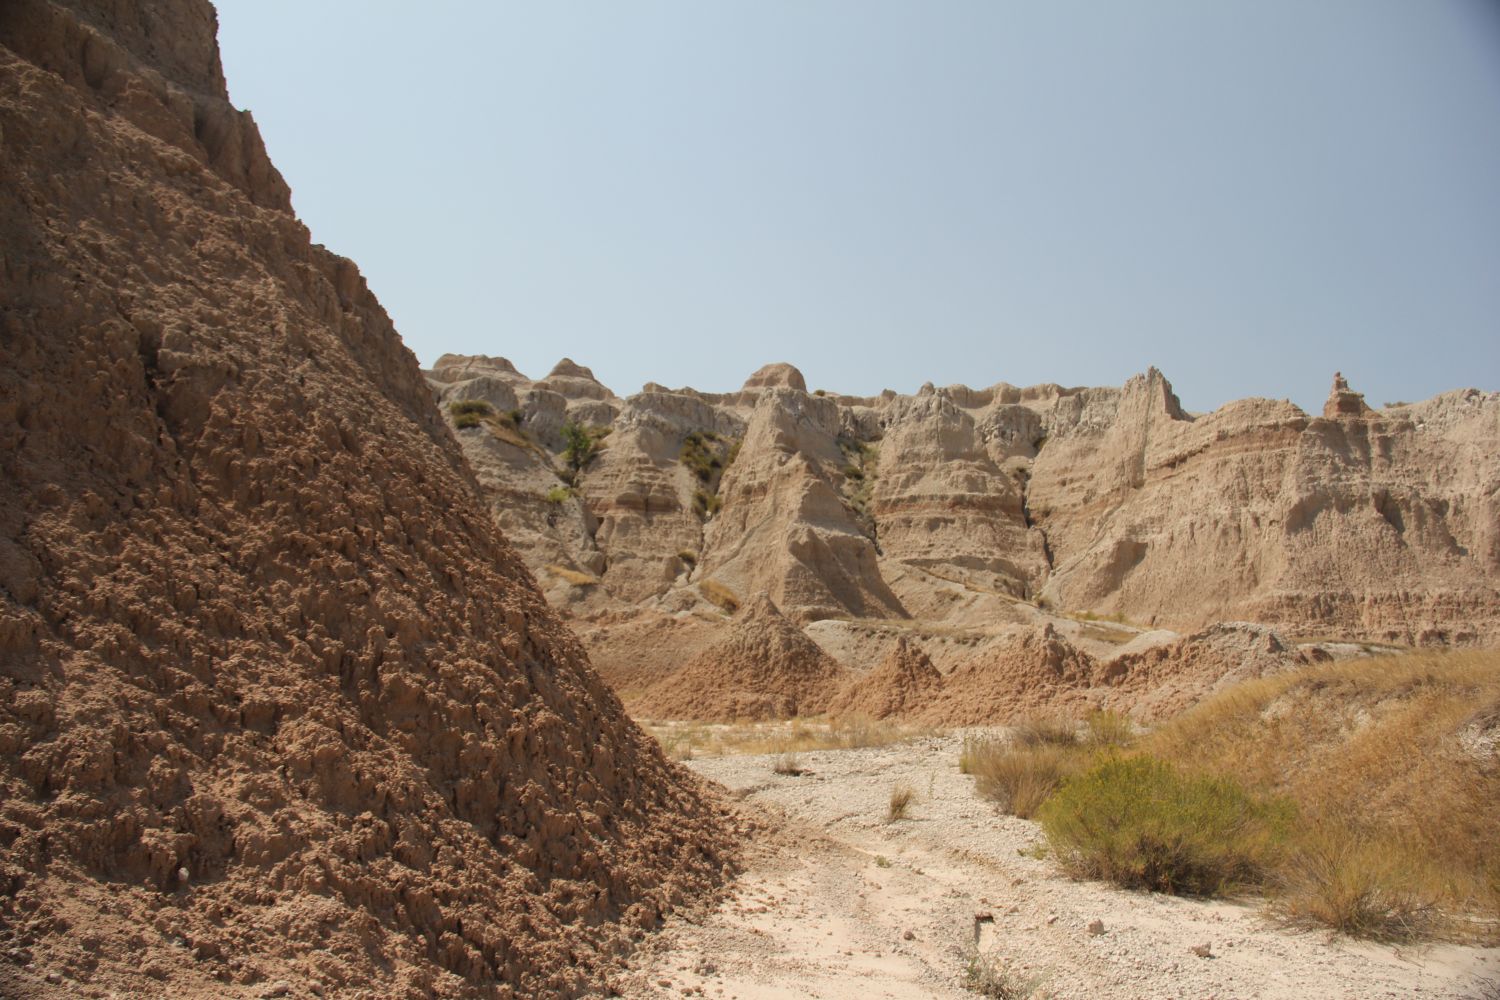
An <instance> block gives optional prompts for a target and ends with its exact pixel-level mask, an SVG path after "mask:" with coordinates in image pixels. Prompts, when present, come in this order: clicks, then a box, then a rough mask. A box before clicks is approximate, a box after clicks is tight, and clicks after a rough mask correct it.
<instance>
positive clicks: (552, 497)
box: [547, 486, 573, 503]
mask: <svg viewBox="0 0 1500 1000" xmlns="http://www.w3.org/2000/svg"><path fill="white" fill-rule="evenodd" d="M572 496H573V490H572V489H571V488H569V487H567V486H554V487H552V488H551V489H550V490H548V491H547V502H548V503H566V502H567V501H568V500H569V499H571V498H572Z"/></svg>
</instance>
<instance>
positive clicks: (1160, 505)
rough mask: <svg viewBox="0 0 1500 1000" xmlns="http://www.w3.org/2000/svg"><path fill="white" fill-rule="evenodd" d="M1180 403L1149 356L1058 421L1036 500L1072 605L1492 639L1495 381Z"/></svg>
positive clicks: (1498, 509) (1159, 615) (1035, 481)
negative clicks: (1360, 408)
mask: <svg viewBox="0 0 1500 1000" xmlns="http://www.w3.org/2000/svg"><path fill="white" fill-rule="evenodd" d="M1346 392H1347V389H1344V388H1340V387H1339V386H1337V385H1336V386H1335V389H1334V399H1333V401H1331V403H1330V409H1331V410H1333V411H1335V412H1337V413H1338V414H1339V415H1338V416H1336V417H1332V418H1329V417H1322V418H1309V417H1308V416H1307V415H1306V414H1304V413H1302V411H1300V410H1298V409H1297V408H1296V407H1294V406H1292V405H1291V404H1290V403H1284V402H1282V403H1277V402H1272V401H1269V400H1241V401H1239V402H1237V403H1231V404H1229V405H1227V406H1225V407H1223V408H1221V409H1219V410H1217V411H1215V412H1214V413H1211V414H1208V415H1206V416H1201V417H1196V418H1191V417H1189V415H1187V414H1185V413H1183V412H1182V411H1181V408H1180V407H1179V406H1178V405H1177V402H1176V399H1175V397H1174V396H1173V395H1172V392H1171V387H1170V386H1169V385H1168V384H1167V382H1166V380H1165V379H1164V378H1163V377H1162V376H1161V375H1160V374H1159V373H1157V372H1155V371H1152V372H1150V373H1148V374H1147V375H1146V376H1143V377H1139V378H1136V379H1133V380H1131V382H1130V383H1128V384H1127V385H1126V387H1125V388H1124V390H1123V391H1121V392H1119V393H1109V394H1092V395H1089V394H1082V395H1080V396H1078V397H1074V398H1075V399H1077V400H1078V402H1077V404H1076V413H1075V414H1071V415H1069V416H1070V419H1058V418H1057V417H1056V416H1055V417H1054V419H1053V420H1052V421H1051V422H1050V424H1049V427H1050V432H1049V436H1048V438H1047V440H1046V443H1045V446H1044V448H1043V450H1042V452H1041V454H1040V455H1039V456H1038V458H1037V460H1036V461H1035V462H1034V463H1033V467H1032V474H1031V477H1030V490H1029V495H1028V505H1029V508H1030V512H1031V517H1032V518H1033V519H1034V521H1035V523H1037V524H1038V525H1039V526H1041V527H1042V528H1043V530H1045V531H1046V534H1047V540H1048V544H1049V547H1050V549H1051V551H1052V553H1053V568H1052V570H1051V572H1050V573H1049V574H1048V577H1047V580H1046V581H1045V583H1044V584H1043V585H1042V589H1041V592H1042V595H1043V596H1044V597H1046V598H1049V599H1050V600H1051V601H1052V602H1053V603H1054V605H1055V606H1057V607H1059V608H1064V609H1076V608H1086V609H1091V610H1100V611H1106V612H1114V613H1119V614H1123V615H1125V616H1126V617H1128V618H1131V619H1135V620H1139V621H1150V622H1161V623H1164V624H1168V625H1171V626H1173V627H1177V628H1192V627H1197V626H1199V625H1201V624H1204V623H1206V622H1210V621H1214V620H1219V619H1244V620H1250V621H1259V622H1266V623H1272V624H1277V625H1282V626H1286V627H1290V628H1294V629H1299V630H1302V631H1331V632H1337V633H1341V634H1346V635H1352V636H1359V637H1366V638H1374V639H1390V640H1396V641H1402V642H1474V641H1491V642H1493V641H1496V639H1497V638H1500V592H1497V581H1500V394H1495V393H1490V394H1484V393H1480V392H1477V391H1474V390H1467V391H1461V392H1453V393H1447V394H1445V395H1442V396H1438V397H1435V398H1434V399H1431V400H1428V401H1427V402H1425V403H1419V404H1414V405H1409V406H1405V405H1403V406H1394V407H1389V408H1386V409H1384V410H1381V411H1378V412H1364V413H1362V414H1361V413H1346V410H1349V409H1353V407H1348V406H1345V404H1344V403H1342V402H1340V399H1341V398H1342V395H1343V394H1344V393H1346Z"/></svg>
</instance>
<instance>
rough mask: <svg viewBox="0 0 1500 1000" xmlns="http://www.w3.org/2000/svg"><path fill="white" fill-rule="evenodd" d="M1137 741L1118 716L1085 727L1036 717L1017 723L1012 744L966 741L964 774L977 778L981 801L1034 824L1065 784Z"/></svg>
mask: <svg viewBox="0 0 1500 1000" xmlns="http://www.w3.org/2000/svg"><path fill="white" fill-rule="evenodd" d="M1132 739H1133V734H1132V730H1131V725H1130V721H1129V720H1128V719H1126V718H1125V717H1123V716H1120V715H1116V714H1115V713H1113V712H1094V713H1092V714H1091V715H1089V717H1088V718H1087V719H1086V720H1085V721H1084V722H1083V723H1078V722H1074V721H1073V720H1071V719H1066V718H1063V717H1061V716H1034V717H1032V718H1029V719H1023V720H1021V721H1020V722H1018V723H1016V724H1015V725H1014V726H1013V727H1012V728H1011V731H1010V734H1009V738H1001V737H996V736H983V735H977V736H970V737H968V738H966V739H965V740H964V749H963V754H962V756H961V757H960V759H959V768H960V769H961V770H962V771H963V772H964V773H965V774H972V775H974V779H975V787H976V788H977V789H978V790H979V793H980V794H981V795H985V796H988V797H989V798H992V799H994V800H995V801H996V802H998V803H999V804H1000V807H1001V808H1002V809H1004V810H1005V811H1006V812H1008V813H1010V814H1011V815H1013V816H1020V817H1021V818H1023V819H1030V818H1031V817H1032V816H1033V815H1035V814H1036V811H1037V809H1038V808H1040V807H1041V805H1042V803H1043V802H1045V801H1046V800H1047V799H1048V797H1049V796H1051V795H1052V793H1053V792H1055V791H1056V790H1057V788H1058V786H1059V785H1061V784H1062V782H1063V779H1064V778H1066V777H1068V776H1069V775H1072V774H1077V773H1078V772H1080V771H1082V770H1084V769H1086V768H1087V767H1089V766H1090V765H1091V764H1092V763H1093V762H1094V761H1095V760H1096V758H1097V756H1098V754H1099V753H1101V752H1103V751H1108V750H1113V749H1117V748H1121V747H1124V746H1127V745H1128V744H1129V743H1130V741H1131V740H1132Z"/></svg>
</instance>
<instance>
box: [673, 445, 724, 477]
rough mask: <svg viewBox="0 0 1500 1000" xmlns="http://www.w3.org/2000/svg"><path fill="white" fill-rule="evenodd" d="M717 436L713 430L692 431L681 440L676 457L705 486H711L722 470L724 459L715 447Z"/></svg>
mask: <svg viewBox="0 0 1500 1000" xmlns="http://www.w3.org/2000/svg"><path fill="white" fill-rule="evenodd" d="M718 441H719V436H718V435H717V434H715V433H714V432H713V431H693V432H692V433H691V434H689V435H688V436H687V437H685V438H683V440H682V450H681V451H680V452H678V456H677V457H678V459H679V460H680V461H681V462H682V464H683V465H685V466H687V468H688V471H689V472H691V473H692V474H693V475H694V476H696V477H697V478H698V481H699V482H700V483H702V484H703V485H705V486H708V487H712V486H713V484H714V480H715V478H716V477H717V476H718V475H719V474H720V473H721V472H723V470H724V459H723V458H722V457H721V456H720V455H719V449H718V447H717V444H718Z"/></svg>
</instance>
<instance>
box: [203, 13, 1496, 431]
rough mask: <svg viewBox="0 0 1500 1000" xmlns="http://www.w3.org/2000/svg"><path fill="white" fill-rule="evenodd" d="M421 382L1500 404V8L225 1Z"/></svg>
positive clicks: (276, 115)
mask: <svg viewBox="0 0 1500 1000" xmlns="http://www.w3.org/2000/svg"><path fill="white" fill-rule="evenodd" d="M218 8H219V18H220V45H221V47H222V50H223V57H224V66H225V73H226V76H227V77H228V80H229V90H230V96H231V98H232V99H233V100H234V102H235V103H236V105H238V106H240V107H245V108H249V109H250V110H251V111H253V112H254V113H255V117H256V120H257V122H258V123H259V124H260V128H261V131H262V133H263V134H264V136H265V139H266V144H267V146H268V148H269V150H270V153H271V157H272V159H273V160H274V161H275V162H276V164H277V165H278V167H280V169H281V171H282V173H283V174H284V175H285V176H286V179H287V181H288V182H289V183H290V184H291V186H292V191H293V202H294V205H295V207H296V209H297V212H298V214H299V215H300V216H301V217H302V219H303V220H304V221H305V222H306V223H307V224H308V226H309V227H310V228H311V230H312V233H313V238H314V239H316V240H318V241H319V242H322V243H325V244H327V245H328V246H329V247H330V248H332V249H333V250H335V251H337V252H339V253H342V254H346V255H347V256H349V257H352V258H353V259H354V260H355V261H356V262H357V263H358V264H359V265H360V267H361V268H362V270H363V271H364V273H365V275H366V276H367V277H368V279H369V281H370V284H371V286H372V287H373V288H374V290H375V292H376V294H377V295H378V296H379V297H380V299H381V301H382V302H383V303H384V304H385V306H386V308H387V309H388V310H389V311H390V312H391V315H392V317H393V318H394V320H395V322H396V325H397V327H398V329H400V331H401V333H402V336H403V338H404V339H405V341H406V343H407V344H408V345H409V346H410V347H411V348H412V350H413V351H415V352H416V354H417V357H418V358H419V359H420V360H421V361H422V363H423V364H431V362H432V361H433V360H434V359H435V358H436V357H437V356H438V355H439V354H441V353H443V352H445V351H453V352H459V353H485V354H498V355H504V356H506V357H509V358H510V359H511V360H512V361H514V362H515V363H516V365H517V366H518V367H519V368H520V369H521V370H522V371H524V372H526V373H527V374H529V375H531V376H533V377H540V376H541V375H543V374H545V373H546V371H547V370H548V369H549V368H550V367H551V366H552V364H553V363H554V362H555V361H556V360H557V359H558V358H560V357H562V356H564V355H567V356H570V357H572V358H573V359H574V360H576V361H578V362H580V363H582V364H587V365H590V366H592V367H593V369H594V371H595V373H596V374H597V375H598V376H599V378H600V379H601V380H602V381H604V382H605V383H606V384H608V385H610V386H611V387H612V388H613V389H615V391H617V392H620V393H622V394H624V393H629V392H634V391H636V390H638V389H639V387H640V386H641V384H642V383H643V382H646V381H648V380H652V381H658V382H663V383H666V384H669V385H674V386H676V385H693V386H695V387H697V388H700V389H705V390H725V389H730V388H735V387H737V386H738V385H739V384H740V383H741V382H742V381H743V380H744V378H745V376H746V375H748V374H749V373H750V372H751V371H752V370H754V369H755V368H757V367H759V366H760V365H761V364H763V363H765V362H768V361H777V360H785V361H790V362H792V363H793V364H796V365H797V366H798V367H799V368H801V369H802V370H803V372H804V373H805V374H806V376H807V379H808V382H809V384H810V386H813V387H826V388H829V389H832V390H837V391H842V392H851V393H874V392H878V391H879V390H881V389H882V388H886V387H890V388H893V389H896V390H899V391H903V392H909V391H912V390H914V389H916V388H917V387H918V386H919V385H921V383H923V382H925V381H932V382H935V383H937V384H939V385H943V384H947V383H952V382H964V383H968V384H970V385H975V386H983V385H989V384H992V383H994V382H998V381H1002V380H1003V381H1008V382H1012V383H1015V384H1018V385H1026V384H1031V383H1035V382H1060V383H1063V384H1067V385H1084V384H1088V385H1112V384H1119V383H1121V382H1123V381H1124V379H1126V378H1127V377H1129V376H1130V375H1131V374H1132V373H1134V372H1138V371H1143V370H1144V369H1145V368H1146V367H1147V366H1148V365H1156V366H1157V367H1159V368H1161V369H1162V370H1163V371H1164V372H1166V374H1167V376H1168V377H1169V378H1170V379H1172V381H1173V384H1174V386H1175V387H1176V389H1177V391H1178V394H1179V395H1180V396H1181V398H1182V400H1183V403H1184V405H1186V406H1187V407H1189V408H1190V409H1196V410H1207V409H1212V408H1213V407H1216V406H1218V405H1220V404H1222V403H1224V402H1226V401H1228V400H1230V399H1234V398H1238V397H1241V396H1249V395H1258V396H1270V397H1273V398H1282V397H1287V398H1291V399H1292V400H1293V401H1295V402H1297V403H1299V404H1300V405H1302V406H1304V407H1308V408H1316V407H1318V406H1320V405H1321V403H1322V400H1323V398H1324V396H1325V395H1326V393H1327V390H1328V384H1329V381H1330V378H1331V376H1332V374H1333V372H1334V370H1335V369H1341V370H1342V371H1343V372H1344V373H1345V375H1346V376H1348V377H1349V378H1350V380H1351V382H1352V383H1353V385H1354V387H1355V388H1356V389H1359V390H1361V391H1364V392H1365V393H1366V394H1367V396H1368V398H1369V399H1370V401H1371V402H1372V403H1375V404H1377V405H1378V404H1380V403H1382V402H1386V401H1391V400H1396V399H1404V400H1411V399H1419V398H1425V397H1426V396H1430V395H1432V394H1434V393H1437V392H1441V391H1445V390H1448V389H1453V388H1459V387H1466V386H1471V385H1473V386H1478V387H1480V388H1483V389H1489V390H1494V389H1500V4H1497V3H1494V2H1491V0H1423V2H1412V0H1318V2H1316V3H1309V2H1306V0H1253V2H1251V0H1246V2H1229V0H1215V2H1207V3H1206V2H1203V0H1144V2H1136V3H1128V4H1127V3H1117V2H1108V0H1094V2H1068V0H1048V2H1040V0H1038V2H1035V3H1017V2H1007V0H973V2H969V0H945V2H937V3H917V2H909V3H891V2H884V0H837V2H836V0H751V2H723V0H713V2H699V0H694V2H687V0H683V2H671V3H668V2H640V3H618V2H608V3H606V2H602V0H601V2H578V3H562V2H548V3H542V2H537V3H534V4H516V3H509V2H496V3H485V4H466V3H457V2H452V0H436V2H429V3H425V4H422V5H412V4H409V3H395V2H389V0H362V2H358V3H355V2H335V0H311V2H309V0H298V2H292V0H223V2H220V3H219V4H218Z"/></svg>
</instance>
